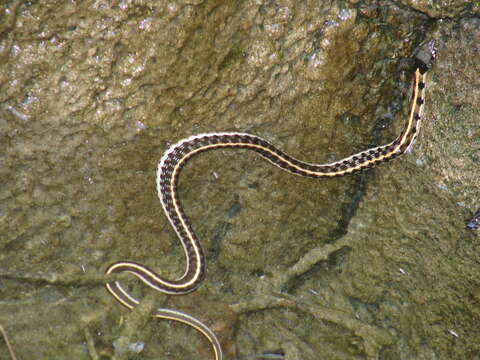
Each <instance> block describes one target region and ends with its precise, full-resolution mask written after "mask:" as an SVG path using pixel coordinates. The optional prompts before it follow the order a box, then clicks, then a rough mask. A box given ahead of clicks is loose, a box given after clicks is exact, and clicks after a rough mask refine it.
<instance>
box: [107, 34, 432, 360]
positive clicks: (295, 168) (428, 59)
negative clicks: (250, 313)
mask: <svg viewBox="0 0 480 360" xmlns="http://www.w3.org/2000/svg"><path fill="white" fill-rule="evenodd" d="M435 54H436V49H435V46H434V41H429V42H427V43H425V44H424V45H423V46H421V47H420V48H419V50H418V52H417V53H416V54H415V56H414V60H415V64H416V65H415V71H414V80H413V94H412V100H411V101H412V103H411V108H410V111H409V115H408V118H407V119H406V122H405V126H404V128H403V130H402V132H401V133H400V135H399V136H398V137H397V138H396V139H395V140H393V141H392V142H390V143H388V144H386V145H382V146H377V147H373V148H371V149H368V150H365V151H362V152H359V153H357V154H354V155H351V156H349V157H346V158H344V159H341V160H339V161H336V162H333V163H326V164H313V163H307V162H304V161H301V160H298V159H296V158H294V157H292V156H290V155H288V154H286V153H284V152H283V151H281V150H279V149H278V148H277V147H275V146H274V145H272V144H271V143H269V142H268V141H267V140H265V139H263V138H261V137H259V136H255V135H251V134H247V133H237V132H220V133H205V134H198V135H194V136H191V137H188V138H186V139H183V140H181V141H179V142H177V143H176V144H174V145H172V146H171V147H170V148H169V149H168V150H167V151H166V152H165V153H164V155H163V156H162V158H161V159H160V162H159V164H158V169H157V179H156V182H157V193H158V197H159V199H160V203H161V205H162V207H163V210H164V212H165V214H166V216H167V218H168V220H169V221H170V224H171V225H172V227H173V228H174V230H175V232H176V234H177V236H178V238H179V239H180V241H181V243H182V245H183V249H184V251H185V255H186V258H187V265H186V270H185V272H184V274H183V275H182V276H181V277H180V278H179V279H177V280H169V279H166V278H164V277H162V276H160V275H159V274H157V273H156V272H155V271H153V270H151V269H149V268H148V267H146V266H144V265H142V264H139V263H136V262H132V261H119V262H116V263H113V264H111V265H110V266H109V267H108V269H107V271H106V273H107V274H113V273H120V272H128V273H131V274H133V275H135V276H136V277H137V278H139V279H140V280H141V281H142V282H144V283H145V284H146V285H148V286H150V287H151V288H153V289H155V290H158V291H161V292H163V293H167V294H185V293H188V292H190V291H193V290H195V289H196V288H197V286H198V285H199V284H200V282H201V281H202V279H203V277H204V273H205V258H204V254H203V250H202V247H201V245H200V242H199V240H198V238H197V237H196V235H195V232H194V230H193V228H192V226H191V224H190V222H189V220H188V218H187V216H186V215H185V213H184V211H183V208H182V205H181V204H180V201H179V198H178V192H177V182H178V178H179V174H180V170H181V169H182V168H183V167H184V165H185V164H186V162H187V161H188V160H190V159H191V158H192V157H193V156H195V155H197V154H199V153H201V152H204V151H207V150H213V149H227V148H232V149H246V150H252V151H254V152H256V153H257V154H259V155H260V156H261V157H263V158H264V159H265V160H267V161H269V162H271V163H272V164H273V165H275V166H277V167H279V168H281V169H283V170H286V171H288V172H290V173H293V174H296V175H300V176H307V177H312V178H332V177H336V176H344V175H348V174H353V173H356V172H358V171H361V170H364V169H367V168H371V167H374V166H376V165H378V164H380V163H383V162H386V161H388V160H391V159H394V158H396V157H398V156H399V155H401V154H403V153H405V152H407V151H409V150H410V149H411V147H412V145H413V143H414V141H415V139H416V137H417V135H418V130H419V127H420V122H421V119H422V114H423V108H424V98H425V84H426V73H427V71H428V70H429V68H430V67H431V64H432V62H433V60H434V58H435ZM106 286H107V289H108V291H109V292H110V294H112V295H113V297H114V298H115V299H116V300H118V301H119V302H120V303H121V304H122V305H124V306H126V307H127V308H129V309H133V308H134V307H135V306H136V305H138V304H139V302H138V300H137V299H135V298H133V297H132V296H131V295H130V294H129V293H128V292H127V291H126V290H125V289H124V288H123V287H122V286H121V285H120V283H119V282H118V281H111V282H109V283H107V285H106ZM154 316H156V317H158V318H163V319H170V320H175V321H180V322H182V323H185V324H187V325H190V326H192V327H194V328H195V329H197V330H198V331H200V332H201V333H202V334H203V335H204V336H206V337H207V339H208V340H209V341H210V343H211V344H212V346H213V350H214V353H215V359H216V360H221V359H222V350H221V346H220V343H219V341H218V339H217V337H216V336H215V334H214V333H213V332H212V331H211V330H210V329H209V328H208V327H207V326H206V325H204V324H203V323H202V322H200V321H199V320H197V319H196V318H194V317H192V316H190V315H187V314H185V313H182V312H179V311H176V310H170V309H158V310H156V312H155V314H154Z"/></svg>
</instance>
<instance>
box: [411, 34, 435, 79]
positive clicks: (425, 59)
mask: <svg viewBox="0 0 480 360" xmlns="http://www.w3.org/2000/svg"><path fill="white" fill-rule="evenodd" d="M436 56H437V48H436V47H435V40H428V41H425V42H423V43H421V44H420V45H419V46H418V47H417V49H416V50H415V51H414V53H413V58H414V59H415V60H416V61H417V62H418V63H419V67H420V68H421V69H422V70H423V71H422V72H426V71H427V70H428V69H430V68H431V67H432V64H433V61H434V60H435V58H436Z"/></svg>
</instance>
